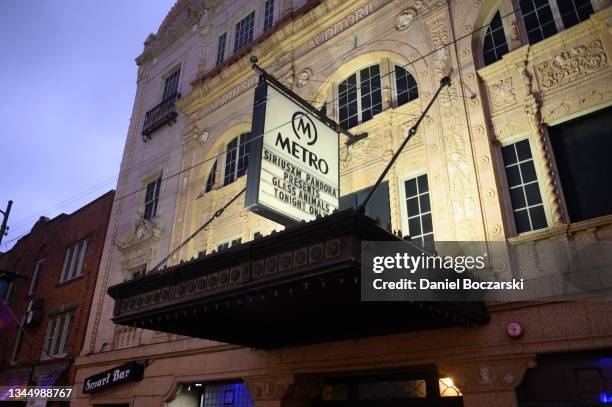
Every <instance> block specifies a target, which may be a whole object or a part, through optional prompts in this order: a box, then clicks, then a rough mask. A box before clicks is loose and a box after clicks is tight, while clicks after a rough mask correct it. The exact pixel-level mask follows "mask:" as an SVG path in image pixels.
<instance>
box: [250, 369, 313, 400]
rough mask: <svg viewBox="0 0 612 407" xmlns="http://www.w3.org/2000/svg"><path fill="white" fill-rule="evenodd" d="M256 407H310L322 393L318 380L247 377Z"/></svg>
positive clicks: (285, 377)
mask: <svg viewBox="0 0 612 407" xmlns="http://www.w3.org/2000/svg"><path fill="white" fill-rule="evenodd" d="M244 382H245V384H246V386H247V388H248V389H249V392H250V393H251V397H252V398H253V405H254V407H308V406H310V403H311V401H312V400H313V399H314V398H316V397H317V396H318V395H319V394H320V392H321V383H320V382H319V381H316V380H306V379H300V378H295V376H294V375H293V374H279V375H266V376H251V377H245V378H244Z"/></svg>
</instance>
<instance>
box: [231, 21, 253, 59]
mask: <svg viewBox="0 0 612 407" xmlns="http://www.w3.org/2000/svg"><path fill="white" fill-rule="evenodd" d="M254 27H255V12H254V11H253V12H252V13H251V14H249V15H248V16H246V17H245V18H243V19H242V20H240V21H239V22H238V23H236V35H235V37H234V52H237V51H239V50H240V49H241V48H242V47H244V46H245V45H247V44H248V43H249V42H251V41H253V29H254Z"/></svg>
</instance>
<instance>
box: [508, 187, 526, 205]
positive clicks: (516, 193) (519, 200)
mask: <svg viewBox="0 0 612 407" xmlns="http://www.w3.org/2000/svg"><path fill="white" fill-rule="evenodd" d="M510 200H511V201H512V208H514V209H520V208H524V207H525V206H526V205H525V195H524V194H523V188H522V187H516V188H512V189H511V190H510Z"/></svg>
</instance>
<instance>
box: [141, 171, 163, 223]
mask: <svg viewBox="0 0 612 407" xmlns="http://www.w3.org/2000/svg"><path fill="white" fill-rule="evenodd" d="M161 181H162V177H161V175H160V176H159V177H158V178H157V179H156V180H154V181H151V182H149V183H148V184H147V190H146V192H145V206H144V213H143V218H145V219H147V220H151V219H153V218H154V217H155V216H156V215H157V206H158V203H159V191H160V189H161Z"/></svg>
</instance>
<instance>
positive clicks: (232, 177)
mask: <svg viewBox="0 0 612 407" xmlns="http://www.w3.org/2000/svg"><path fill="white" fill-rule="evenodd" d="M250 138H251V133H250V132H247V133H242V134H241V135H240V136H238V137H235V138H234V139H232V141H230V142H229V143H228V144H227V149H226V153H225V171H224V176H223V185H228V184H231V183H232V182H234V181H236V179H238V178H239V177H241V176H243V175H244V174H246V171H247V168H248V166H249V148H248V143H249V140H250Z"/></svg>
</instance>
